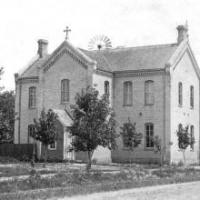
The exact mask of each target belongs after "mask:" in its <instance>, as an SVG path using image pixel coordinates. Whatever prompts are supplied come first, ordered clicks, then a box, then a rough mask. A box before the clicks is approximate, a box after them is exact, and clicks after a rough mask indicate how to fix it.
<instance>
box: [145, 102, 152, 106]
mask: <svg viewBox="0 0 200 200" xmlns="http://www.w3.org/2000/svg"><path fill="white" fill-rule="evenodd" d="M144 105H145V106H154V103H152V104H144Z"/></svg>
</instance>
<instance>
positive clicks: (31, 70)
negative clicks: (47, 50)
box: [19, 55, 50, 78]
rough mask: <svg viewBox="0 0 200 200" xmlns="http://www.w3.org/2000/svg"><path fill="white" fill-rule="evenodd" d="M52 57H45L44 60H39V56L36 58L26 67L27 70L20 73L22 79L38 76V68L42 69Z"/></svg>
mask: <svg viewBox="0 0 200 200" xmlns="http://www.w3.org/2000/svg"><path fill="white" fill-rule="evenodd" d="M49 57H50V55H45V57H43V58H39V56H35V57H34V58H33V59H32V60H31V61H30V63H29V64H28V65H27V66H26V67H25V69H24V70H23V71H22V72H21V73H19V75H20V77H22V78H23V77H30V76H37V75H38V74H37V68H38V67H41V66H42V65H43V64H44V63H45V62H46V61H47V59H48V58H49Z"/></svg>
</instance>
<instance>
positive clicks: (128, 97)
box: [124, 81, 133, 106]
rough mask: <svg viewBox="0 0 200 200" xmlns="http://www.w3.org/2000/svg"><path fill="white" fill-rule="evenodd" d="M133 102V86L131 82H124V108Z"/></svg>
mask: <svg viewBox="0 0 200 200" xmlns="http://www.w3.org/2000/svg"><path fill="white" fill-rule="evenodd" d="M132 100H133V85H132V82H131V81H126V82H124V106H131V105H132Z"/></svg>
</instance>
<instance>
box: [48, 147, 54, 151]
mask: <svg viewBox="0 0 200 200" xmlns="http://www.w3.org/2000/svg"><path fill="white" fill-rule="evenodd" d="M48 150H49V151H56V149H51V148H48Z"/></svg>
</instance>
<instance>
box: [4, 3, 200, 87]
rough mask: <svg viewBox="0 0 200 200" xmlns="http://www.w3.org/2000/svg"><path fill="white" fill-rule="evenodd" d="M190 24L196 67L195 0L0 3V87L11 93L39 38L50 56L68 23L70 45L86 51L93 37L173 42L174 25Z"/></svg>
mask: <svg viewBox="0 0 200 200" xmlns="http://www.w3.org/2000/svg"><path fill="white" fill-rule="evenodd" d="M186 20H188V24H189V38H190V43H191V46H192V49H193V51H194V54H195V56H196V58H197V61H198V63H199V64H200V1H199V0H0V66H3V67H4V71H5V73H4V75H3V77H2V78H3V79H2V80H1V83H0V85H4V86H5V88H6V89H8V90H9V89H14V73H15V72H18V71H19V70H20V68H22V67H23V66H24V65H26V64H27V62H28V61H29V60H30V59H31V58H32V57H33V56H35V55H36V53H37V40H38V39H40V38H44V39H47V40H48V41H49V52H52V51H53V50H54V49H55V48H56V47H57V46H58V45H59V44H60V43H61V42H62V41H63V40H64V37H65V35H64V33H63V30H64V29H65V27H66V26H67V25H68V26H69V27H70V28H71V29H72V32H71V33H70V42H71V43H72V44H74V45H75V46H78V47H82V48H87V46H88V42H89V40H90V39H91V38H92V37H93V36H95V35H97V34H104V35H106V36H108V37H109V38H110V39H111V41H112V45H113V47H116V46H139V45H149V44H162V43H172V42H176V38H177V31H176V27H177V25H179V24H184V23H185V21H186Z"/></svg>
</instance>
